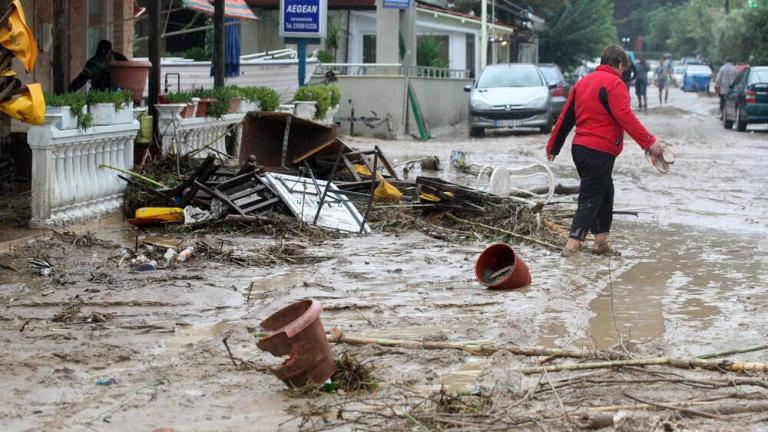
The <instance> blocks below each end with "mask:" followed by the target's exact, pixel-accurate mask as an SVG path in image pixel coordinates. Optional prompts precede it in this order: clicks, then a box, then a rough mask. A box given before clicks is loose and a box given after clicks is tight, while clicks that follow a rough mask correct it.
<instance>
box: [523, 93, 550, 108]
mask: <svg viewBox="0 0 768 432" xmlns="http://www.w3.org/2000/svg"><path fill="white" fill-rule="evenodd" d="M546 103H547V98H546V96H543V97H540V98H536V99H534V100H532V101H530V102H528V103H527V104H525V106H526V107H527V108H539V107H542V106H544V105H545V104H546Z"/></svg>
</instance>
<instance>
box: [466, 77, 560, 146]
mask: <svg viewBox="0 0 768 432" xmlns="http://www.w3.org/2000/svg"><path fill="white" fill-rule="evenodd" d="M556 87H557V85H555V84H553V85H551V86H550V85H548V84H547V81H546V79H544V75H543V74H542V73H541V69H539V67H538V66H536V65H534V64H530V63H514V64H496V65H490V66H487V67H486V68H485V69H483V72H482V73H481V74H480V77H479V78H478V79H477V81H476V82H475V84H474V85H468V86H466V87H464V91H466V92H470V95H469V133H470V135H471V136H473V137H479V136H483V135H484V134H485V130H486V129H491V128H503V127H537V128H539V129H540V130H541V132H542V133H549V132H551V131H552V97H551V96H550V90H551V89H554V88H556Z"/></svg>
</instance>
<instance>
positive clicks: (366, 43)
mask: <svg viewBox="0 0 768 432" xmlns="http://www.w3.org/2000/svg"><path fill="white" fill-rule="evenodd" d="M363 63H376V35H375V34H367V35H363Z"/></svg>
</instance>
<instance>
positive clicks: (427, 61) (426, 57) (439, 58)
mask: <svg viewBox="0 0 768 432" xmlns="http://www.w3.org/2000/svg"><path fill="white" fill-rule="evenodd" d="M444 45H445V44H444V43H443V41H441V39H438V38H437V37H435V36H421V37H419V38H418V44H417V46H416V64H418V65H419V66H428V67H436V68H447V67H448V58H447V56H446V52H447V51H446V48H447V47H446V46H444Z"/></svg>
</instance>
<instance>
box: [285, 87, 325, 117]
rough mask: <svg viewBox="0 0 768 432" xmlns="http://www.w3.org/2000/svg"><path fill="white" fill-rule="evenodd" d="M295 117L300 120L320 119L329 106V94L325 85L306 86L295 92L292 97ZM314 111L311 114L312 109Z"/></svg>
mask: <svg viewBox="0 0 768 432" xmlns="http://www.w3.org/2000/svg"><path fill="white" fill-rule="evenodd" d="M293 103H294V105H296V116H297V117H301V118H307V119H311V118H315V119H322V118H324V117H325V114H326V112H328V108H330V105H331V93H330V92H329V91H328V89H327V86H325V85H308V86H304V87H301V88H300V89H298V90H297V91H296V94H295V95H294V97H293ZM313 106H314V108H315V111H314V113H312V107H313Z"/></svg>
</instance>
